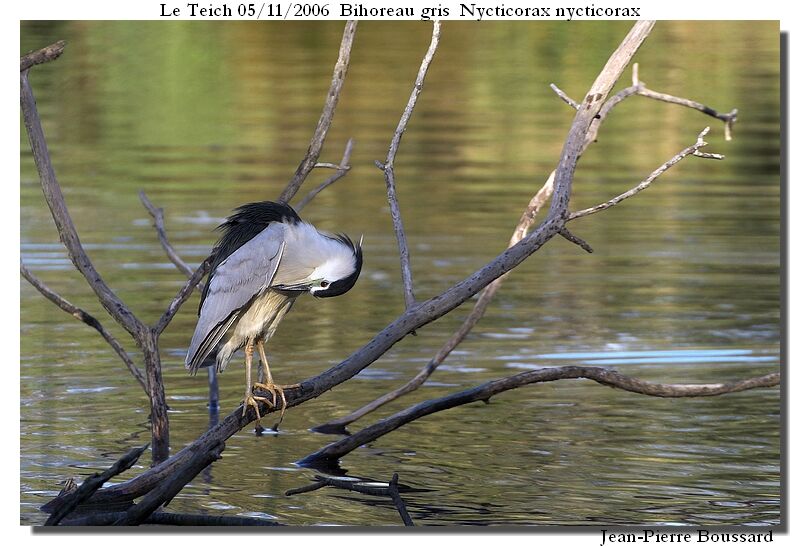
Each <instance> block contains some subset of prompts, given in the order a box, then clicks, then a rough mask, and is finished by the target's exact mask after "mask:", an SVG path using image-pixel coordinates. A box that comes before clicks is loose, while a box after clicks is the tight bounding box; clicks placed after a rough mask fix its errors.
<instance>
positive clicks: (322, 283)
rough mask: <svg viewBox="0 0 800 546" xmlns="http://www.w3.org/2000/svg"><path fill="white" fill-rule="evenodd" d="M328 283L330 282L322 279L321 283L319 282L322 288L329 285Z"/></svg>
mask: <svg viewBox="0 0 800 546" xmlns="http://www.w3.org/2000/svg"><path fill="white" fill-rule="evenodd" d="M330 284H331V283H329V282H328V281H322V282H321V283H319V285H320V286H321V287H322V288H328V286H330Z"/></svg>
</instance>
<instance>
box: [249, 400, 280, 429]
mask: <svg viewBox="0 0 800 546" xmlns="http://www.w3.org/2000/svg"><path fill="white" fill-rule="evenodd" d="M259 402H266V403H267V405H269V406H270V407H272V408H274V407H275V404H274V403H273V402H272V400H270V399H269V398H264V397H263V396H253V395H252V394H250V393H248V394H247V395H246V396H245V397H244V400H243V401H242V417H244V416H245V415H246V414H247V408H248V406H253V409H254V410H256V424H257V425H258V426H261V412H260V411H259V410H258V403H259Z"/></svg>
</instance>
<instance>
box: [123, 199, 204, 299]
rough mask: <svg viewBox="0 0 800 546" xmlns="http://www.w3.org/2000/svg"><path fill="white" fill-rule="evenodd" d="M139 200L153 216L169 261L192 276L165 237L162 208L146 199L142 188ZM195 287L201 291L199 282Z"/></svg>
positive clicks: (190, 270)
mask: <svg viewBox="0 0 800 546" xmlns="http://www.w3.org/2000/svg"><path fill="white" fill-rule="evenodd" d="M139 200H140V201H141V202H142V205H144V208H146V209H147V212H149V213H150V216H152V217H153V227H155V228H156V233H157V234H158V241H159V242H160V243H161V248H163V249H164V252H165V253H166V254H167V258H169V261H171V262H172V263H173V264H174V265H175V267H177V268H178V270H179V271H180V272H181V273H183V274H184V275H186V276H187V277H192V274H193V271H192V268H191V267H189V264H187V263H186V262H184V261H183V259H182V258H181V257H180V256H179V255H178V253H177V252H176V251H175V247H173V246H172V243H170V242H169V239H168V238H167V230H166V228H165V227H164V209H162V208H159V207H156V206H155V205H154V204H153V203H152V201H150V199H148V197H147V194H145V193H144V190H141V191H139ZM197 288H198V289H199V290H201V291H202V289H203V287H202V285H201V284H198V285H197Z"/></svg>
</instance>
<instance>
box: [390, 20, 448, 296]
mask: <svg viewBox="0 0 800 546" xmlns="http://www.w3.org/2000/svg"><path fill="white" fill-rule="evenodd" d="M440 34H441V23H440V22H439V21H434V23H433V32H432V34H431V43H430V45H429V46H428V51H427V52H426V53H425V56H424V57H423V58H422V63H421V64H420V65H419V72H417V79H416V81H415V82H414V89H412V91H411V96H410V97H409V98H408V103H407V104H406V107H405V109H404V110H403V115H402V116H400V122H399V123H398V124H397V129H395V131H394V136H393V137H392V141H391V143H390V144H389V152H388V153H387V154H386V161H384V162H383V164H381V163H379V162H377V161H376V164H377V165H378V168H380V169H381V170H382V171H383V176H384V179H385V180H386V195H387V198H388V200H389V209H390V211H391V213H392V224H393V225H394V233H395V236H396V237H397V246H398V249H399V252H400V272H401V274H402V277H403V294H404V297H405V302H406V309H409V308H411V307H413V306H414V305H415V304H416V299H415V298H414V282H413V280H412V278H411V262H410V258H409V254H408V242H407V241H406V232H405V229H404V228H403V218H402V216H401V215H400V204H399V203H398V201H397V189H396V186H395V180H394V159H395V157H396V156H397V150H398V149H399V148H400V139H402V138H403V134H404V133H405V131H406V128H407V127H408V121H409V120H410V119H411V114H412V113H413V112H414V106H416V104H417V99H418V98H419V95H420V93H422V87H423V85H424V84H425V75H426V74H427V73H428V67H429V66H430V64H431V61H433V56H434V54H435V53H436V49H437V48H438V47H439V36H440Z"/></svg>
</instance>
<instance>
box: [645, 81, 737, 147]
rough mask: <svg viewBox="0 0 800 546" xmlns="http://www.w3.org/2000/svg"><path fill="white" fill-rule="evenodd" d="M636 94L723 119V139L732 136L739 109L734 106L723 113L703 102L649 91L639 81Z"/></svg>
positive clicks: (728, 138)
mask: <svg viewBox="0 0 800 546" xmlns="http://www.w3.org/2000/svg"><path fill="white" fill-rule="evenodd" d="M636 94H637V95H641V96H642V97H647V98H650V99H655V100H660V101H662V102H669V103H672V104H680V105H681V106H686V107H687V108H694V109H695V110H699V111H700V112H703V113H704V114H706V115H709V116H711V117H712V118H717V119H718V120H720V121H724V122H725V140H731V138H733V135H732V131H733V124H734V123H736V117H737V115H738V113H739V111H738V110H737V109H736V108H734V109H733V110H731V111H730V112H728V113H727V114H723V113H720V112H717V111H716V110H714V109H713V108H711V107H709V106H706V105H705V104H702V103H699V102H697V101H694V100H690V99H684V98H681V97H676V96H673V95H668V94H667V93H659V92H658V91H651V90H650V89H648V88H647V87H645V86H644V83H641V82H640V83H639V89H638V90H637V91H636Z"/></svg>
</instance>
